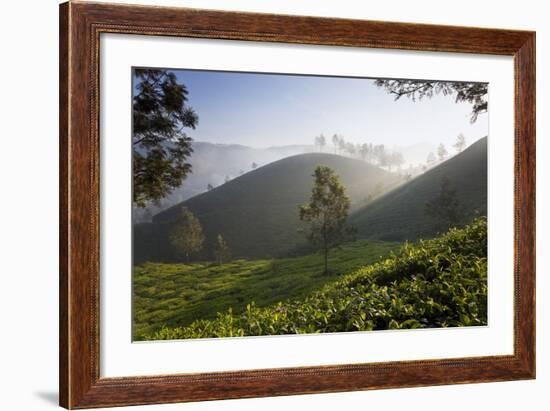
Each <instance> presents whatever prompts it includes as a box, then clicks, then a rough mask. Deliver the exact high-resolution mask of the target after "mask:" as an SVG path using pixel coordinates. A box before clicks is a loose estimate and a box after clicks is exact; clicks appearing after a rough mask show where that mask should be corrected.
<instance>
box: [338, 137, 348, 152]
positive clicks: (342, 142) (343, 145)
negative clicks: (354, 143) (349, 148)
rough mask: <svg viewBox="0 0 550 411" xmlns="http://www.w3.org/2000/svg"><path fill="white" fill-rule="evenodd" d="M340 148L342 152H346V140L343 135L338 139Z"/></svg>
mask: <svg viewBox="0 0 550 411" xmlns="http://www.w3.org/2000/svg"><path fill="white" fill-rule="evenodd" d="M338 150H339V151H340V154H342V153H345V152H346V140H345V139H344V137H343V136H341V137H340V139H339V140H338Z"/></svg>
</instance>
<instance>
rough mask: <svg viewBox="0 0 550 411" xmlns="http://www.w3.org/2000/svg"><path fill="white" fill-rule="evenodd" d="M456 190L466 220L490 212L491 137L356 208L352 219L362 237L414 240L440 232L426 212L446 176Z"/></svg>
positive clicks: (479, 141)
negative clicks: (488, 185) (489, 165)
mask: <svg viewBox="0 0 550 411" xmlns="http://www.w3.org/2000/svg"><path fill="white" fill-rule="evenodd" d="M444 177H447V178H448V179H449V182H450V185H451V188H452V189H454V190H456V194H457V196H458V200H459V202H460V205H461V208H462V209H463V210H464V213H465V214H466V216H465V218H464V223H468V222H469V221H471V220H472V219H473V218H474V217H475V216H476V215H486V214H487V138H486V137H485V138H482V139H480V140H478V141H477V142H475V143H474V144H472V145H471V146H470V147H468V148H467V149H466V150H464V151H463V152H462V153H460V154H458V155H456V156H454V157H452V158H451V159H449V160H447V161H445V162H444V163H442V164H440V165H438V166H436V167H434V168H432V169H431V170H428V171H427V172H426V173H424V174H422V175H420V176H418V177H417V178H415V179H413V180H411V181H409V182H407V183H405V184H402V185H401V186H399V187H397V188H396V189H394V190H392V191H389V192H387V193H386V194H384V195H382V196H381V197H379V198H378V199H376V200H375V201H373V202H372V203H370V204H369V205H367V206H365V207H363V208H362V209H360V210H356V211H355V212H354V213H353V214H352V215H351V216H350V222H351V223H352V224H353V225H354V226H355V227H356V228H357V229H358V236H359V238H369V239H379V240H385V241H404V240H409V241H414V240H416V239H418V238H429V237H433V236H434V235H436V234H437V227H436V223H435V222H434V220H433V218H431V217H430V216H428V215H426V213H425V205H426V202H427V201H429V200H431V199H432V198H434V197H435V196H437V195H438V194H439V191H440V188H441V180H442V178H444Z"/></svg>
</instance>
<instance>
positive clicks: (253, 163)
mask: <svg viewBox="0 0 550 411" xmlns="http://www.w3.org/2000/svg"><path fill="white" fill-rule="evenodd" d="M257 167H258V164H256V162H254V161H253V162H252V170H256V168H257Z"/></svg>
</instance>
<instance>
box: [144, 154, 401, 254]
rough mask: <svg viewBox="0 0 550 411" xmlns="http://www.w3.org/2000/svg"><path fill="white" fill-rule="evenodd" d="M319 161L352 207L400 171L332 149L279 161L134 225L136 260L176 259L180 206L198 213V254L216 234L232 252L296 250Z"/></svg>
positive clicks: (301, 238) (208, 250)
mask: <svg viewBox="0 0 550 411" xmlns="http://www.w3.org/2000/svg"><path fill="white" fill-rule="evenodd" d="M317 165H326V166H328V167H331V168H332V169H334V170H335V171H336V173H337V174H338V175H339V176H340V178H341V180H342V182H343V183H344V184H345V186H346V189H347V193H348V195H349V196H350V198H351V200H352V208H353V207H355V208H358V207H359V206H361V205H362V204H364V203H365V201H366V199H367V197H368V196H369V194H370V193H374V192H376V191H382V190H384V189H387V187H388V186H391V185H394V184H396V183H397V182H398V181H399V178H398V176H396V175H395V174H392V173H388V172H387V171H384V170H382V169H380V168H378V167H375V166H372V165H370V164H368V163H365V162H363V161H360V160H355V159H350V158H346V157H342V156H338V155H334V154H322V153H308V154H301V155H296V156H291V157H286V158H284V159H282V160H279V161H275V162H273V163H270V164H268V165H266V166H263V167H260V168H258V169H256V170H254V171H251V172H249V173H246V174H244V175H242V176H240V177H237V178H235V179H233V180H231V181H229V182H227V183H225V184H223V185H221V186H219V187H216V188H215V189H213V190H211V191H209V192H206V193H203V194H200V195H198V196H195V197H193V198H191V199H189V200H186V201H184V202H182V203H180V204H178V205H176V206H173V207H171V208H169V209H167V210H165V211H163V212H161V213H159V214H157V215H156V216H154V217H153V222H152V223H145V224H138V225H135V226H134V263H136V264H137V263H141V262H144V261H157V262H174V261H177V257H176V256H175V255H174V253H173V251H172V248H171V246H170V244H169V240H168V239H169V233H170V229H171V227H172V225H173V222H174V221H175V219H176V218H177V217H178V216H179V212H180V209H181V207H182V206H184V207H187V208H188V209H189V210H191V211H192V212H193V213H194V214H195V216H196V217H197V218H198V219H199V221H200V223H201V224H202V226H203V230H204V233H205V236H206V241H205V247H204V251H203V255H202V256H197V258H199V259H206V260H208V259H211V258H212V247H213V245H214V241H215V239H216V236H217V235H218V234H221V235H223V237H224V238H225V239H226V241H227V243H228V245H229V247H230V249H231V252H232V254H233V257H237V258H240V257H246V258H269V257H279V256H289V255H294V254H293V253H296V252H297V250H300V249H302V251H303V248H304V247H305V246H306V245H307V244H306V241H305V236H304V235H303V233H300V232H299V229H300V221H299V216H298V207H299V205H301V204H303V203H305V202H306V201H307V200H308V199H309V197H310V194H311V188H312V185H313V178H312V173H313V170H314V169H315V167H316V166H317Z"/></svg>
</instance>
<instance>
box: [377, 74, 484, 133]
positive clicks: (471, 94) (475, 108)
mask: <svg viewBox="0 0 550 411" xmlns="http://www.w3.org/2000/svg"><path fill="white" fill-rule="evenodd" d="M374 84H376V85H377V86H378V87H382V88H384V89H385V90H386V91H387V92H388V93H389V94H392V95H393V96H394V97H395V100H399V99H400V98H401V97H404V96H405V97H408V98H410V99H411V100H412V101H417V100H418V101H420V100H422V99H423V98H425V97H427V98H432V97H433V96H434V95H436V94H442V95H444V96H447V95H450V96H454V97H455V101H456V102H457V103H460V102H468V103H470V104H472V113H471V115H470V122H471V123H475V122H476V120H477V118H478V116H479V115H480V114H482V113H486V112H487V107H488V102H487V93H488V83H466V82H456V81H424V80H383V79H380V80H375V81H374Z"/></svg>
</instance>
